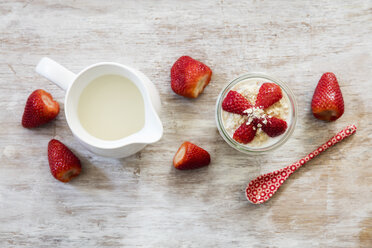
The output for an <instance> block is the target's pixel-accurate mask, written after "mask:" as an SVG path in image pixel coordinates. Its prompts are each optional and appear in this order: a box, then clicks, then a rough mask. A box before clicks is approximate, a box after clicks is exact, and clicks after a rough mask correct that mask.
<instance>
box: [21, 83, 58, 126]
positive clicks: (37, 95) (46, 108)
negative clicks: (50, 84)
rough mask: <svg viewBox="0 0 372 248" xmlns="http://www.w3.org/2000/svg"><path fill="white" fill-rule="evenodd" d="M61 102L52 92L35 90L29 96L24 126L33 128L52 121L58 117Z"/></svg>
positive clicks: (24, 115) (24, 113)
mask: <svg viewBox="0 0 372 248" xmlns="http://www.w3.org/2000/svg"><path fill="white" fill-rule="evenodd" d="M58 113H59V104H58V102H56V101H54V100H53V97H52V95H51V94H49V93H48V92H46V91H44V90H41V89H39V90H35V91H34V92H32V93H31V95H30V96H29V97H28V99H27V102H26V106H25V110H24V112H23V117H22V126H23V127H26V128H33V127H38V126H40V125H43V124H45V123H47V122H50V121H51V120H53V119H54V118H56V117H57V115H58Z"/></svg>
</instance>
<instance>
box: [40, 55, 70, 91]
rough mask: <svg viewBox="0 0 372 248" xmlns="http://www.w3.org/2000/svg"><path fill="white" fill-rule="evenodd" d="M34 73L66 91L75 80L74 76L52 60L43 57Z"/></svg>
mask: <svg viewBox="0 0 372 248" xmlns="http://www.w3.org/2000/svg"><path fill="white" fill-rule="evenodd" d="M36 72H37V73H39V74H40V75H41V76H43V77H45V78H47V79H49V80H50V81H52V82H53V83H55V84H56V85H58V86H59V87H60V88H61V89H63V90H67V89H68V87H69V86H70V85H71V84H72V82H73V81H74V80H75V78H76V74H75V73H73V72H71V71H69V70H67V69H66V68H65V67H64V66H62V65H60V64H58V63H57V62H55V61H54V60H52V59H50V58H47V57H44V58H42V59H41V60H40V61H39V63H38V64H37V66H36Z"/></svg>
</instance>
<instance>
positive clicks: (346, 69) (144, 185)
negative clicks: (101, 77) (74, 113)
mask: <svg viewBox="0 0 372 248" xmlns="http://www.w3.org/2000/svg"><path fill="white" fill-rule="evenodd" d="M371 40H372V2H371V1H370V0H364V1H362V0H359V1H341V0H338V1H285V0H280V1H232V0H231V1H225V0H221V1H166V0H164V1H134V0H131V1H98V0H94V1H69V0H67V1H43V0H34V1H32V0H31V1H0V45H1V48H0V246H1V247H104V246H106V247H120V246H127V247H249V246H252V247H314V246H315V247H316V246H318V247H372V200H371V199H372V191H371V185H372V168H371V163H372V159H371V151H370V149H371V146H372V140H371V138H372V125H371V119H372V110H371V108H372V94H371V92H372V83H371V78H372V55H371V52H372V42H371ZM184 54H187V55H190V56H192V57H194V58H196V59H199V60H201V61H203V62H205V63H206V64H208V65H209V66H210V67H211V68H212V70H213V77H212V82H211V84H210V85H209V86H208V87H207V88H206V90H205V92H204V93H203V94H202V95H201V96H200V97H199V98H198V99H196V100H188V99H184V98H182V97H179V96H177V95H175V94H174V93H173V92H172V91H171V88H170V87H169V70H170V67H171V65H172V63H173V62H174V61H175V60H176V59H177V58H178V57H179V56H181V55H184ZM42 56H50V57H51V58H53V59H55V60H57V61H58V62H60V63H61V64H63V65H65V66H66V67H68V68H69V69H71V70H72V71H74V72H78V71H79V70H81V69H83V68H84V67H85V66H87V65H89V64H92V63H95V62H100V61H116V62H120V63H124V64H128V65H131V66H134V67H136V68H138V69H140V70H141V71H143V72H144V73H145V74H146V75H148V76H149V77H150V78H151V79H152V80H153V82H154V83H155V84H156V86H157V87H158V89H159V91H160V93H161V98H162V102H163V112H162V114H161V118H162V121H163V123H164V127H165V133H164V137H163V139H162V140H161V141H160V142H159V143H157V144H154V145H151V146H148V147H147V148H146V149H144V150H143V151H141V152H140V153H138V154H136V155H133V156H131V157H129V158H126V159H121V160H114V159H105V158H101V157H97V156H95V155H93V154H91V153H89V152H87V151H86V150H85V149H83V148H82V147H81V146H80V145H79V144H78V143H77V141H76V140H75V139H74V138H73V137H72V134H71V132H70V131H69V129H68V128H67V125H66V120H65V117H64V115H63V114H60V115H59V116H58V118H57V120H56V121H54V122H53V123H50V124H48V125H46V126H45V127H42V128H38V129H35V130H26V129H24V128H22V127H21V125H20V119H21V116H22V112H23V107H24V103H25V101H26V99H27V96H28V95H29V94H30V93H31V92H32V91H33V90H34V89H37V88H43V89H45V90H47V91H49V92H51V93H52V94H53V96H54V97H55V98H56V99H57V100H58V101H59V102H60V103H61V107H62V110H63V104H62V103H63V98H64V92H63V91H62V90H60V89H59V88H57V86H55V85H52V84H51V83H49V82H48V81H47V80H45V79H43V78H41V77H40V76H38V75H37V74H36V73H35V71H34V68H35V65H36V63H37V62H38V60H39V59H40V58H41V57H42ZM249 71H264V72H267V73H269V74H272V75H276V76H277V77H278V78H281V79H282V80H284V81H286V82H288V84H289V86H290V87H291V88H292V90H293V91H294V93H295V95H296V97H297V101H298V106H299V118H298V124H297V127H296V130H295V132H294V134H293V136H292V137H291V139H290V140H289V141H288V143H287V144H286V145H284V146H283V147H281V148H279V149H278V150H276V151H274V152H271V153H269V154H266V155H262V156H247V155H244V154H241V153H238V152H237V151H235V150H233V149H232V148H230V147H229V146H228V145H227V144H226V143H225V142H224V141H223V139H222V138H221V137H220V136H219V134H218V131H217V129H216V126H215V120H214V105H215V101H216V98H217V95H218V93H219V91H220V90H221V89H222V88H223V86H224V85H225V84H226V83H227V82H228V81H229V80H231V79H233V78H234V77H236V76H237V75H239V74H242V73H244V72H249ZM325 71H333V72H334V73H335V74H336V75H337V76H338V78H339V81H340V84H341V86H342V92H343V94H344V100H345V103H346V110H345V114H344V116H343V117H342V118H341V119H339V120H338V121H336V122H334V123H323V122H320V121H317V120H315V119H314V118H313V117H312V115H311V113H310V108H309V107H310V101H311V97H312V94H313V90H314V88H315V86H316V84H317V81H318V80H319V78H320V76H321V74H322V73H323V72H325ZM349 123H356V124H357V125H358V127H359V130H358V132H357V134H356V135H355V136H354V137H352V138H350V139H348V140H347V141H345V142H343V143H341V144H339V145H337V146H336V147H334V148H332V149H331V150H329V151H327V152H326V153H325V154H324V155H322V156H321V157H319V158H316V159H314V161H312V162H311V163H309V164H308V165H306V166H305V167H304V168H302V169H301V170H300V171H299V172H297V173H296V174H295V175H293V176H292V177H291V178H290V179H289V181H288V182H286V183H285V185H284V186H283V188H282V189H280V191H279V192H278V193H277V195H276V196H275V197H274V198H273V199H272V200H270V201H269V202H267V203H266V204H264V205H261V206H254V205H251V204H249V203H248V202H247V201H246V200H245V197H244V193H243V191H244V188H245V185H246V183H247V182H249V180H251V179H253V178H254V177H256V176H257V175H259V174H261V173H264V172H268V171H271V170H274V169H278V168H281V167H283V166H285V165H287V164H290V163H291V162H293V161H295V160H297V159H298V158H300V157H301V156H302V155H304V154H305V153H307V152H309V151H311V150H312V149H313V148H315V147H316V146H317V145H318V144H321V143H322V142H324V141H325V140H326V139H328V137H330V136H332V135H333V134H334V133H336V132H337V131H339V129H341V128H343V127H344V126H346V125H347V124H349ZM51 138H59V139H61V140H62V141H63V142H65V143H66V144H68V145H69V146H70V147H72V148H73V150H74V151H75V152H76V153H77V154H78V155H79V157H80V158H81V159H82V161H83V172H82V174H81V176H80V177H79V178H77V179H76V180H74V181H73V182H71V183H69V184H62V183H59V182H57V181H56V180H55V179H54V178H52V176H51V175H50V173H49V168H48V162H47V156H46V146H47V143H48V141H49V140H50V139H51ZM184 140H189V141H192V142H195V143H197V144H199V145H201V146H202V147H204V148H205V149H207V150H208V151H209V152H210V153H211V156H212V164H211V165H210V166H209V167H208V168H203V169H200V170H196V171H190V172H181V171H176V170H175V169H173V168H172V166H171V160H172V157H173V155H174V153H175V151H176V150H177V148H178V146H179V145H180V144H181V143H182V142H183V141H184Z"/></svg>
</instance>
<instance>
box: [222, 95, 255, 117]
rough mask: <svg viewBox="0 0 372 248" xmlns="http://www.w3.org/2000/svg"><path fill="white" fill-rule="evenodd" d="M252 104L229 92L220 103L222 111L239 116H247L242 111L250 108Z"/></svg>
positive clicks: (242, 97)
mask: <svg viewBox="0 0 372 248" xmlns="http://www.w3.org/2000/svg"><path fill="white" fill-rule="evenodd" d="M251 107H252V104H251V103H250V102H249V101H248V100H247V99H246V98H245V97H244V96H242V95H241V94H240V93H238V92H236V91H234V90H230V91H229V93H227V96H226V97H225V99H223V102H222V109H223V110H225V111H227V112H230V113H235V114H239V115H247V114H246V113H243V111H244V110H246V109H248V108H251Z"/></svg>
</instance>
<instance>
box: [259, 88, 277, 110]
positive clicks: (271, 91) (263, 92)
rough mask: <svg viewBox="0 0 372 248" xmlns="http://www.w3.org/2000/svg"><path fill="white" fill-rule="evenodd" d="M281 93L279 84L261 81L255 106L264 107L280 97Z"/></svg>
mask: <svg viewBox="0 0 372 248" xmlns="http://www.w3.org/2000/svg"><path fill="white" fill-rule="evenodd" d="M282 97H283V93H282V89H281V88H280V86H279V85H277V84H274V83H263V84H262V85H261V87H260V89H259V91H258V94H257V100H256V107H259V108H262V109H266V108H268V107H270V106H271V105H273V104H274V103H276V102H277V101H279V100H280V99H282Z"/></svg>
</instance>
